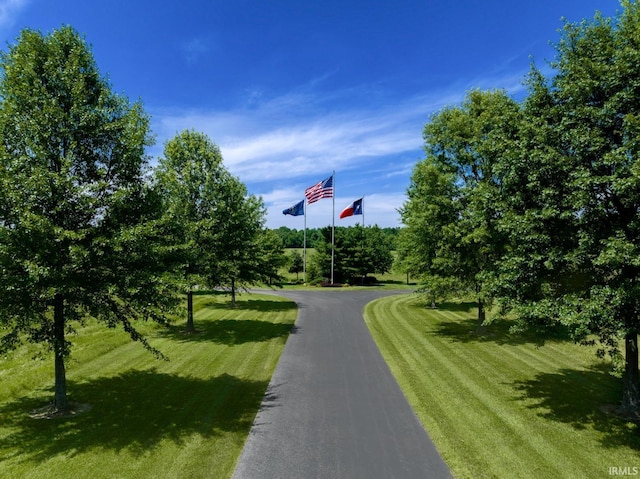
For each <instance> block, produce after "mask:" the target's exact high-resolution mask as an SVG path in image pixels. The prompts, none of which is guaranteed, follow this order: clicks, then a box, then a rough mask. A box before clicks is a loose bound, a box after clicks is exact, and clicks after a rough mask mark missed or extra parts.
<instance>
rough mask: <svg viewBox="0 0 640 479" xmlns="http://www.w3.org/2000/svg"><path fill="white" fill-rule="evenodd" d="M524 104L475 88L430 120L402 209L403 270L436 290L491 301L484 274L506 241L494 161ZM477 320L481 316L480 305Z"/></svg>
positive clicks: (401, 254) (502, 95) (431, 291)
mask: <svg viewBox="0 0 640 479" xmlns="http://www.w3.org/2000/svg"><path fill="white" fill-rule="evenodd" d="M518 110H519V107H518V105H517V103H516V102H514V101H513V100H512V99H510V98H509V97H508V96H507V95H506V94H505V93H504V92H502V91H496V92H481V91H472V92H470V93H469V94H468V95H467V97H466V99H465V101H464V102H463V104H462V105H461V106H459V107H449V108H446V109H444V110H442V111H441V112H439V113H437V114H435V115H433V117H432V118H431V121H430V122H429V123H428V124H427V125H426V126H425V129H424V139H425V151H426V155H427V157H426V159H425V160H424V161H423V162H421V163H419V164H418V165H417V166H416V168H415V170H414V174H413V176H412V179H411V185H410V187H409V190H408V197H409V199H408V201H407V202H406V203H405V205H404V206H403V208H402V209H401V215H402V219H403V222H404V223H405V225H406V226H407V228H406V231H404V232H403V234H402V235H401V241H400V245H401V246H400V248H399V261H400V265H401V268H403V269H404V270H405V271H407V272H410V273H412V274H414V275H418V276H420V277H421V279H422V281H423V283H424V284H425V287H426V289H428V290H429V291H430V293H431V294H432V295H433V296H434V297H437V296H446V295H451V294H460V292H461V291H463V292H464V291H465V290H466V291H467V292H469V293H472V294H474V295H475V297H477V298H478V301H479V302H480V303H481V304H484V303H486V302H489V301H490V297H489V294H488V290H487V288H486V277H487V275H488V274H489V272H490V271H491V270H492V269H493V267H494V265H495V263H496V259H497V258H498V257H499V255H500V254H501V251H502V249H503V247H504V244H505V237H504V235H503V234H502V233H501V232H500V231H499V230H498V228H497V227H496V223H497V219H498V216H499V213H498V211H497V208H496V206H497V205H496V202H495V197H496V195H497V190H498V184H499V180H498V178H497V177H496V175H495V173H494V168H495V164H496V163H497V162H498V161H499V160H500V159H501V157H502V155H503V154H504V145H505V144H506V143H507V139H508V138H510V137H513V136H514V135H515V131H516V127H517V122H516V121H514V120H516V119H517V117H518V114H519V111H518ZM478 319H479V323H480V324H482V323H483V322H484V319H485V318H484V310H483V308H480V312H479V318H478Z"/></svg>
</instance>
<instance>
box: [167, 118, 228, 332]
mask: <svg viewBox="0 0 640 479" xmlns="http://www.w3.org/2000/svg"><path fill="white" fill-rule="evenodd" d="M155 179H156V185H157V187H158V189H159V191H160V192H161V194H162V197H163V201H164V211H165V216H164V221H165V224H172V225H174V227H175V241H176V243H177V244H180V245H181V248H180V250H181V253H182V255H181V261H182V266H181V269H182V272H181V274H180V280H179V285H180V289H181V290H182V291H183V292H184V293H185V294H186V296H187V325H186V329H187V331H189V332H193V331H195V326H194V322H193V293H194V289H195V288H196V287H198V286H200V285H202V286H209V287H215V286H217V284H216V283H215V279H214V278H215V276H216V274H215V272H217V266H218V263H219V262H220V260H221V254H222V252H221V248H220V235H221V230H222V229H223V228H222V227H221V225H220V223H221V222H225V221H227V216H226V214H227V213H226V212H225V211H224V209H225V208H227V203H228V201H227V197H228V196H229V192H228V191H227V190H229V189H230V188H233V187H234V181H235V180H234V179H233V178H232V177H231V175H230V174H229V173H228V171H227V170H226V169H225V168H224V165H223V164H222V154H221V152H220V149H219V148H218V146H217V145H216V144H215V143H213V142H212V141H211V140H210V139H209V137H208V136H207V135H205V134H204V133H200V132H196V131H192V130H185V131H182V132H180V133H178V134H177V135H176V136H175V137H174V138H172V139H171V140H169V141H167V142H166V143H165V147H164V156H163V157H162V158H160V160H159V161H158V166H157V168H156V169H155Z"/></svg>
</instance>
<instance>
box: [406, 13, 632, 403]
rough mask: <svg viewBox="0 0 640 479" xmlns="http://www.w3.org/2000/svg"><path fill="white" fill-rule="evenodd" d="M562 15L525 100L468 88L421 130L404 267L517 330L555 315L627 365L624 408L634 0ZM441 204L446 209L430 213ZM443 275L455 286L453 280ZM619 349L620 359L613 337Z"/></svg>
mask: <svg viewBox="0 0 640 479" xmlns="http://www.w3.org/2000/svg"><path fill="white" fill-rule="evenodd" d="M622 5H623V7H624V10H623V11H622V12H621V13H620V14H619V16H618V17H617V18H615V19H609V18H604V17H603V16H602V15H600V14H597V15H596V16H595V18H594V19H592V20H585V21H583V22H581V23H578V24H571V23H567V24H565V26H564V29H563V33H562V37H561V39H560V41H559V42H558V43H557V45H556V49H557V56H556V59H555V61H554V62H553V64H552V66H553V67H554V68H555V70H556V71H555V74H554V76H553V77H552V78H551V79H546V78H544V76H543V75H542V74H541V73H540V71H539V70H538V69H537V68H535V66H534V67H532V69H531V73H530V74H529V77H528V78H527V84H528V87H529V95H528V96H527V98H525V100H524V101H523V102H522V103H521V104H517V103H515V102H514V101H513V100H511V99H509V98H507V97H506V96H505V95H504V94H503V93H501V92H471V93H469V94H468V96H467V98H466V99H465V101H464V102H463V104H462V105H461V106H460V107H452V108H447V109H445V110H443V111H442V112H439V113H437V114H436V115H434V116H433V117H432V119H431V122H430V123H429V124H427V125H426V126H425V142H426V152H427V158H426V159H425V161H424V163H423V164H422V165H419V166H418V167H416V171H415V172H414V177H413V178H412V185H411V187H410V189H409V200H408V202H407V204H406V205H405V207H404V208H403V211H402V213H403V220H404V221H405V224H406V225H407V231H406V232H405V233H403V239H402V242H401V248H400V261H401V266H402V267H403V268H404V269H405V270H406V271H410V272H413V273H414V274H415V273H422V274H423V275H424V280H425V281H426V282H427V284H435V286H434V289H436V290H437V287H441V288H442V289H446V287H447V286H448V285H447V282H446V281H444V287H443V286H442V285H443V280H446V279H455V280H456V283H455V284H459V285H466V286H468V287H469V288H471V289H474V290H475V291H476V292H477V294H478V296H479V298H478V300H479V304H480V305H482V304H483V302H484V301H486V300H487V299H490V298H491V297H492V296H494V297H497V298H499V301H500V304H501V306H502V312H503V313H509V314H512V315H515V316H516V317H517V318H518V321H519V322H518V325H517V326H516V329H518V330H526V329H528V328H531V329H534V330H548V329H549V328H556V327H558V325H561V326H563V327H566V328H568V329H569V331H571V333H572V335H573V338H574V339H575V340H577V341H581V342H583V343H585V344H592V343H593V342H594V339H597V340H599V343H600V347H601V348H600V351H599V354H601V355H604V354H605V353H609V355H611V356H612V357H613V359H614V362H618V363H623V362H624V363H625V383H624V384H625V387H624V393H623V408H624V409H625V410H626V411H632V412H634V411H637V410H638V408H639V407H640V381H639V378H638V346H637V337H638V332H639V331H640V287H639V286H638V285H639V284H640V261H639V260H638V258H640V246H639V245H640V219H639V218H640V217H639V215H638V212H639V211H640V159H639V158H640V141H639V140H638V138H640V135H639V133H640V121H639V120H638V119H639V118H640V107H639V105H640V80H639V78H640V61H638V60H639V59H640V53H639V52H640V5H639V4H638V3H637V2H631V1H625V2H622ZM440 213H444V217H440V216H438V215H439V214H440ZM450 284H454V283H453V282H451V283H450ZM621 344H624V345H625V355H624V359H623V357H622V351H621V348H620V345H621Z"/></svg>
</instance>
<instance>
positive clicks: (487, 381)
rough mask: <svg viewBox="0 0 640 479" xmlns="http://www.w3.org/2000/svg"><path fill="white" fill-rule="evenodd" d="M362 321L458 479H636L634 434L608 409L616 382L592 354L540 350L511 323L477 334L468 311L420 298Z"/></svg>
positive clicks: (388, 301) (639, 439) (548, 345)
mask: <svg viewBox="0 0 640 479" xmlns="http://www.w3.org/2000/svg"><path fill="white" fill-rule="evenodd" d="M364 315H365V320H366V322H367V325H368V327H369V330H370V331H371V334H372V336H373V338H374V339H375V341H376V343H377V345H378V347H379V348H380V351H381V352H382V355H383V356H384V358H385V360H386V361H387V363H388V365H389V367H390V369H391V371H392V373H393V374H394V376H395V377H396V379H397V381H398V383H399V384H400V387H401V388H402V390H403V391H404V393H405V395H406V397H407V399H408V400H409V403H410V404H411V405H412V407H413V409H414V411H415V413H416V415H417V416H418V418H419V419H420V421H421V422H422V424H423V425H424V427H425V429H426V430H427V432H428V433H429V435H430V436H431V438H432V439H433V441H434V443H435V444H436V447H437V448H438V450H439V451H440V453H441V454H442V456H443V458H444V460H445V461H446V462H447V464H448V465H449V467H450V468H451V470H452V473H453V475H454V477H457V478H474V479H476V478H506V477H508V478H551V477H553V478H563V477H566V478H591V477H593V478H601V477H610V476H611V474H616V473H617V472H620V471H627V472H629V471H631V472H632V471H634V470H636V471H638V474H640V428H639V427H638V425H637V424H634V423H632V422H628V421H625V420H623V419H621V418H619V417H617V416H615V415H613V414H610V413H607V412H606V411H607V410H609V409H610V406H611V405H615V404H616V403H618V402H619V401H620V399H621V394H622V393H621V387H622V385H621V380H619V379H616V378H615V377H613V376H612V375H611V374H609V371H610V368H609V364H608V362H606V361H603V360H599V359H598V358H597V357H596V355H595V349H594V348H588V347H584V346H579V345H575V344H573V343H572V342H570V341H566V340H560V339H549V340H547V341H546V342H545V343H544V345H541V344H539V342H536V341H532V340H530V339H527V338H523V337H520V336H515V335H511V334H510V333H509V326H510V324H509V322H508V321H496V322H495V323H493V324H492V325H491V326H489V327H488V328H487V331H486V334H483V335H479V334H476V333H475V330H476V316H477V309H476V308H475V307H474V305H472V304H470V303H449V304H444V305H440V307H439V308H438V309H431V308H429V307H428V305H427V303H426V302H425V301H423V299H422V298H420V297H419V296H417V295H402V296H390V297H387V298H382V299H379V300H376V301H374V302H372V303H369V304H368V305H367V306H366V307H365V310H364ZM624 468H627V469H624ZM634 468H635V469H634Z"/></svg>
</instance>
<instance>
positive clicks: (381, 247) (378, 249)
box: [307, 226, 393, 283]
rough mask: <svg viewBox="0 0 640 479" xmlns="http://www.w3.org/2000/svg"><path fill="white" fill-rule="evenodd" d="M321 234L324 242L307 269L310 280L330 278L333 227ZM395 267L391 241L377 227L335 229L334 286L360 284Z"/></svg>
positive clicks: (325, 229)
mask: <svg viewBox="0 0 640 479" xmlns="http://www.w3.org/2000/svg"><path fill="white" fill-rule="evenodd" d="M321 231H322V234H323V236H324V241H321V242H319V243H317V244H316V249H315V252H314V254H313V255H312V256H311V258H310V261H309V263H310V264H309V268H308V270H307V273H308V276H309V280H310V281H314V280H315V279H320V278H325V279H328V278H330V277H331V248H332V247H331V228H330V227H326V228H324V229H322V230H321ZM392 264H393V256H392V255H391V242H390V241H389V239H388V237H387V236H386V235H385V234H384V233H383V231H382V230H381V228H379V227H378V226H368V227H365V228H363V227H362V226H354V227H348V228H345V227H337V228H335V250H334V269H333V276H334V282H335V283H360V282H363V281H365V278H366V277H367V275H368V274H383V273H386V272H388V271H390V270H391V265H392Z"/></svg>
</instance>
